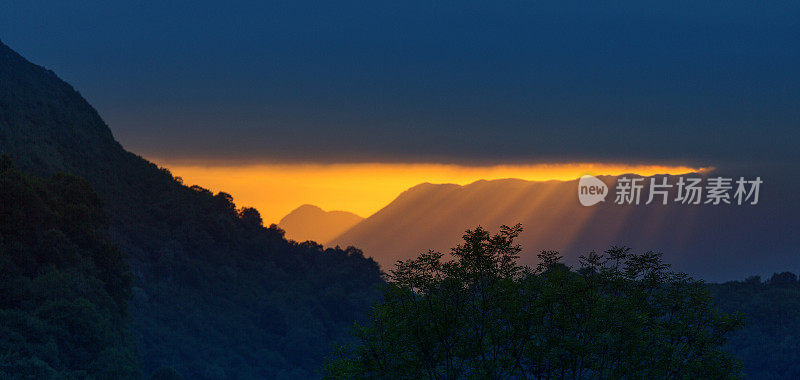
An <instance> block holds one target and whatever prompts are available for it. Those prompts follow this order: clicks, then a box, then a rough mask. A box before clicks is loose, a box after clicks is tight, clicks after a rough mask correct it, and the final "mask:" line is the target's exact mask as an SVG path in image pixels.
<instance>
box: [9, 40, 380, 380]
mask: <svg viewBox="0 0 800 380" xmlns="http://www.w3.org/2000/svg"><path fill="white" fill-rule="evenodd" d="M0 153H3V154H7V155H8V156H9V157H10V158H11V159H12V161H13V162H14V164H15V165H16V167H18V168H20V169H22V170H23V171H25V172H28V173H33V174H35V175H38V176H44V177H47V176H50V175H52V174H54V173H56V172H66V173H69V174H74V175H77V176H80V177H82V178H84V179H86V180H87V181H88V182H89V183H90V184H91V185H92V187H93V188H94V190H95V191H96V192H97V193H98V194H99V196H100V197H101V198H102V200H103V202H104V204H105V206H104V208H105V211H106V213H107V214H108V216H109V219H110V220H109V222H110V227H109V235H110V236H111V238H112V239H113V241H114V242H115V243H116V244H117V245H119V247H120V248H121V250H122V251H123V252H125V253H126V254H127V255H128V257H129V259H128V260H129V262H130V265H131V267H132V272H133V277H134V283H133V292H132V293H133V298H132V300H131V307H130V314H131V315H130V316H131V326H129V327H130V329H129V330H130V331H131V334H132V336H133V338H134V339H135V341H136V342H137V343H138V349H139V356H140V358H141V362H142V365H143V367H144V368H143V369H144V373H145V374H146V375H147V374H150V373H152V372H153V371H155V370H156V369H157V368H161V367H172V368H174V369H177V370H178V372H179V373H180V374H182V375H183V376H184V377H185V378H226V377H229V376H233V377H238V378H276V377H289V378H308V377H313V376H315V373H316V372H315V371H316V369H317V368H318V367H319V366H320V365H321V363H322V359H323V358H324V357H325V356H326V355H327V354H328V352H329V350H330V342H331V341H344V340H346V339H347V337H348V332H349V328H350V326H351V325H352V323H353V322H354V321H356V320H358V319H359V318H363V317H365V316H366V312H367V310H368V307H369V305H370V304H371V303H372V301H373V300H374V299H375V297H377V290H376V286H377V285H378V284H379V283H380V282H381V277H380V276H381V274H380V271H379V269H378V266H377V264H376V263H375V262H374V261H372V260H371V259H367V258H364V256H363V255H362V253H361V252H360V251H358V250H356V249H348V250H340V249H323V248H322V246H320V245H317V244H313V243H308V244H298V243H296V242H294V241H290V240H287V239H285V238H284V235H283V231H281V230H280V229H279V228H277V227H274V226H271V227H269V228H265V227H263V226H262V221H261V218H260V216H259V214H258V212H257V211H255V210H253V209H249V208H237V207H236V205H235V204H234V203H233V199H232V197H231V196H230V195H228V194H226V193H222V192H221V193H218V194H213V193H211V192H210V191H208V190H206V189H203V188H201V187H197V186H193V187H187V186H184V185H183V184H182V183H181V182H180V180H179V179H176V178H174V177H173V176H172V175H171V174H170V172H169V171H168V170H166V169H163V168H159V167H157V166H156V165H154V164H153V163H151V162H148V161H147V160H145V159H143V158H142V157H139V156H137V155H135V154H133V153H130V152H127V151H126V150H125V149H123V147H122V146H121V145H120V144H119V143H118V142H117V141H115V140H114V137H113V135H112V133H111V130H110V129H109V128H108V126H107V125H106V124H105V122H103V120H102V119H101V118H100V116H99V115H98V113H97V112H96V111H95V110H94V108H92V106H91V105H89V103H88V102H86V100H84V99H83V97H82V96H81V95H80V94H79V93H78V92H77V91H76V90H75V89H74V88H72V86H70V85H69V84H67V83H66V82H64V81H62V80H60V79H59V78H58V77H57V76H56V75H55V74H54V73H53V72H52V71H50V70H47V69H45V68H43V67H40V66H37V65H35V64H32V63H30V62H28V61H27V60H25V59H24V58H23V57H22V56H20V55H19V54H17V53H16V52H14V51H12V50H11V49H10V48H9V47H8V46H6V45H4V44H2V43H1V42H0ZM162 372H163V371H162Z"/></svg>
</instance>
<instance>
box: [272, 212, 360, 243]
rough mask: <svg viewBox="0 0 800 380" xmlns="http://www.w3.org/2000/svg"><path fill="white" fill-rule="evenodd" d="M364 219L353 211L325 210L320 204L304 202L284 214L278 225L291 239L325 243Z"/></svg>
mask: <svg viewBox="0 0 800 380" xmlns="http://www.w3.org/2000/svg"><path fill="white" fill-rule="evenodd" d="M363 219H364V218H362V217H360V216H358V215H356V214H354V213H352V212H348V211H338V210H334V211H325V210H323V209H322V208H320V207H319V206H316V205H312V204H304V205H302V206H300V207H298V208H296V209H294V210H292V212H290V213H289V214H287V215H286V216H284V217H283V218H282V219H281V221H280V222H279V223H278V226H279V227H281V228H282V229H283V230H284V231H286V237H288V238H289V239H293V240H296V241H301V242H302V241H306V240H313V241H316V242H317V243H320V244H325V243H327V242H328V241H330V240H331V239H333V238H335V237H337V236H339V235H341V234H342V233H343V232H345V231H347V230H349V229H350V228H351V227H353V226H355V225H356V224H358V223H359V222H361V221H362V220H363Z"/></svg>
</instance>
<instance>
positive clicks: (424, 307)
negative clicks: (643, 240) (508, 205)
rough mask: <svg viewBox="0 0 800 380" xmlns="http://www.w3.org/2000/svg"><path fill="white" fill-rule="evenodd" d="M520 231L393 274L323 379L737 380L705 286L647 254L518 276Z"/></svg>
mask: <svg viewBox="0 0 800 380" xmlns="http://www.w3.org/2000/svg"><path fill="white" fill-rule="evenodd" d="M521 230H522V228H521V226H520V225H517V226H515V227H507V226H503V227H502V228H501V230H500V233H499V234H496V235H491V234H489V232H487V231H486V230H484V229H482V228H480V227H478V228H476V229H475V230H471V231H467V232H466V234H465V235H464V236H463V239H464V242H463V243H462V244H460V245H458V246H457V247H455V248H453V249H452V251H451V254H450V255H451V257H452V259H450V260H445V255H444V254H442V253H440V252H434V251H429V252H427V253H424V254H422V255H420V256H419V257H417V258H416V259H413V260H408V261H405V262H398V264H397V266H396V269H395V270H394V271H392V272H391V275H390V276H389V277H390V282H389V284H388V286H387V288H386V291H385V294H384V300H383V302H381V303H380V304H379V305H377V306H376V307H375V309H374V311H373V314H372V319H371V320H370V322H369V323H367V324H365V325H363V326H356V328H355V334H356V336H357V338H358V343H357V344H355V345H352V346H347V347H339V348H338V352H337V354H336V355H334V356H333V357H332V358H330V359H329V361H328V363H327V364H326V366H325V367H324V368H323V370H322V373H323V375H324V377H326V378H352V377H366V378H409V379H410V378H431V379H434V378H436V379H440V378H441V379H456V378H505V377H519V378H565V377H569V378H574V377H578V378H586V377H591V378H721V377H737V376H738V375H739V374H740V368H739V365H738V363H737V362H736V360H735V359H733V358H732V357H731V356H730V355H728V354H726V353H724V352H723V351H722V349H721V346H722V344H723V343H724V342H725V338H726V334H727V333H728V332H730V331H732V330H734V329H736V328H738V327H739V326H740V325H741V318H740V317H739V316H738V315H723V314H721V313H718V312H716V311H715V310H713V309H712V307H711V306H710V296H709V295H708V292H707V290H706V288H705V285H704V284H703V283H702V282H700V281H695V280H693V279H691V278H689V277H688V276H686V275H685V274H681V273H673V272H670V271H668V266H667V265H666V264H664V263H663V262H662V261H661V257H660V255H659V254H656V253H652V252H648V253H644V254H634V253H632V252H631V251H630V249H627V248H617V247H613V248H611V249H609V250H607V251H606V252H605V253H604V254H597V253H594V252H592V253H590V254H588V255H587V256H583V257H581V259H580V265H579V267H578V268H577V269H575V270H573V269H571V268H570V267H568V266H566V265H564V264H562V263H561V262H560V259H561V257H560V256H559V254H558V253H557V252H554V251H543V252H542V253H541V254H540V255H539V258H540V264H539V266H538V267H537V268H535V269H532V268H527V267H522V266H518V265H517V264H516V260H517V258H518V256H519V252H520V246H519V245H517V244H515V243H514V239H515V238H516V237H517V236H518V235H519V233H520V232H521Z"/></svg>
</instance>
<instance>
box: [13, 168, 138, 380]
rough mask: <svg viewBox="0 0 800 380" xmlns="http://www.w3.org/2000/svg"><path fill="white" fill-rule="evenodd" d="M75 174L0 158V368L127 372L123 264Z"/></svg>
mask: <svg viewBox="0 0 800 380" xmlns="http://www.w3.org/2000/svg"><path fill="white" fill-rule="evenodd" d="M106 223H107V219H106V217H105V214H104V212H103V209H102V202H101V201H100V199H99V198H98V197H97V195H96V194H95V193H94V192H93V191H92V190H91V188H90V187H89V184H87V183H86V182H85V181H83V180H80V179H79V178H76V177H72V176H67V175H55V176H53V177H51V178H50V179H48V180H39V179H37V178H33V177H29V176H26V175H23V174H21V173H20V172H18V171H16V170H15V169H14V168H13V167H12V165H11V163H10V161H9V159H8V157H7V156H3V157H2V158H0V294H1V295H2V296H1V297H0V336H2V339H0V378H3V379H14V378H29V379H46V378H85V377H100V378H134V377H137V376H139V374H140V371H139V362H138V358H137V357H136V347H135V346H134V344H133V342H132V340H131V339H130V334H129V329H128V327H127V326H128V323H127V322H128V317H127V309H128V300H129V298H130V295H131V275H130V269H129V268H128V265H127V263H126V262H125V260H124V255H123V254H122V252H120V250H119V249H117V247H116V246H115V245H114V244H112V243H111V241H110V240H109V238H108V236H107V233H106Z"/></svg>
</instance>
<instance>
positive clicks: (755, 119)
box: [0, 0, 800, 166]
mask: <svg viewBox="0 0 800 380" xmlns="http://www.w3.org/2000/svg"><path fill="white" fill-rule="evenodd" d="M498 3H501V4H498ZM529 3H531V2H529V1H502V2H497V1H486V2H472V1H453V2H429V1H426V2H416V1H391V2H389V1H364V2H346V1H338V2H302V1H286V2H284V3H272V2H264V1H248V2H234V3H233V4H228V3H225V2H219V1H213V2H212V1H205V0H195V1H191V2H182V3H176V2H170V1H143V2H129V1H70V2H53V1H46V2H45V1H24V2H2V3H0V39H1V40H2V41H3V42H5V43H6V44H8V45H9V46H11V47H12V48H13V49H15V50H17V51H18V52H19V53H21V54H22V55H23V56H25V57H27V58H28V59H29V60H31V61H33V62H35V63H38V64H40V65H43V66H45V67H47V68H50V69H52V70H54V71H56V73H58V74H59V76H60V77H61V78H63V79H65V80H66V81H68V82H70V83H71V84H73V85H74V86H75V87H76V88H77V89H78V90H79V91H80V92H81V93H82V94H83V95H84V96H85V97H86V98H87V99H88V100H89V102H90V103H92V104H93V105H94V106H95V107H96V108H97V109H98V110H99V112H100V114H101V115H102V116H103V117H104V118H105V119H106V121H107V122H108V123H109V125H110V126H111V128H112V130H113V131H114V133H115V135H116V136H117V138H118V139H119V140H120V141H121V142H122V143H123V145H125V146H126V147H127V148H128V149H130V150H132V151H134V152H137V153H140V154H143V155H145V156H148V157H158V158H166V159H178V158H189V159H197V158H199V159H213V160H225V161H239V160H243V161H262V162H265V161H297V160H302V161H318V162H332V161H426V162H461V163H503V162H541V161H563V160H570V161H572V160H611V161H626V162H632V161H650V162H677V163H697V164H702V165H717V166H720V165H728V164H730V165H733V164H738V163H743V162H760V163H767V162H784V163H790V164H797V163H798V162H800V131H799V129H800V2H796V1H792V2H789V1H786V2H781V1H768V2H760V1H718V2H697V1H685V2H684V1H668V2H664V1H640V0H639V1H627V2H585V3H583V2H576V3H573V2H563V1H559V2H554V3H553V4H558V5H552V4H551V5H531V4H529Z"/></svg>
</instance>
